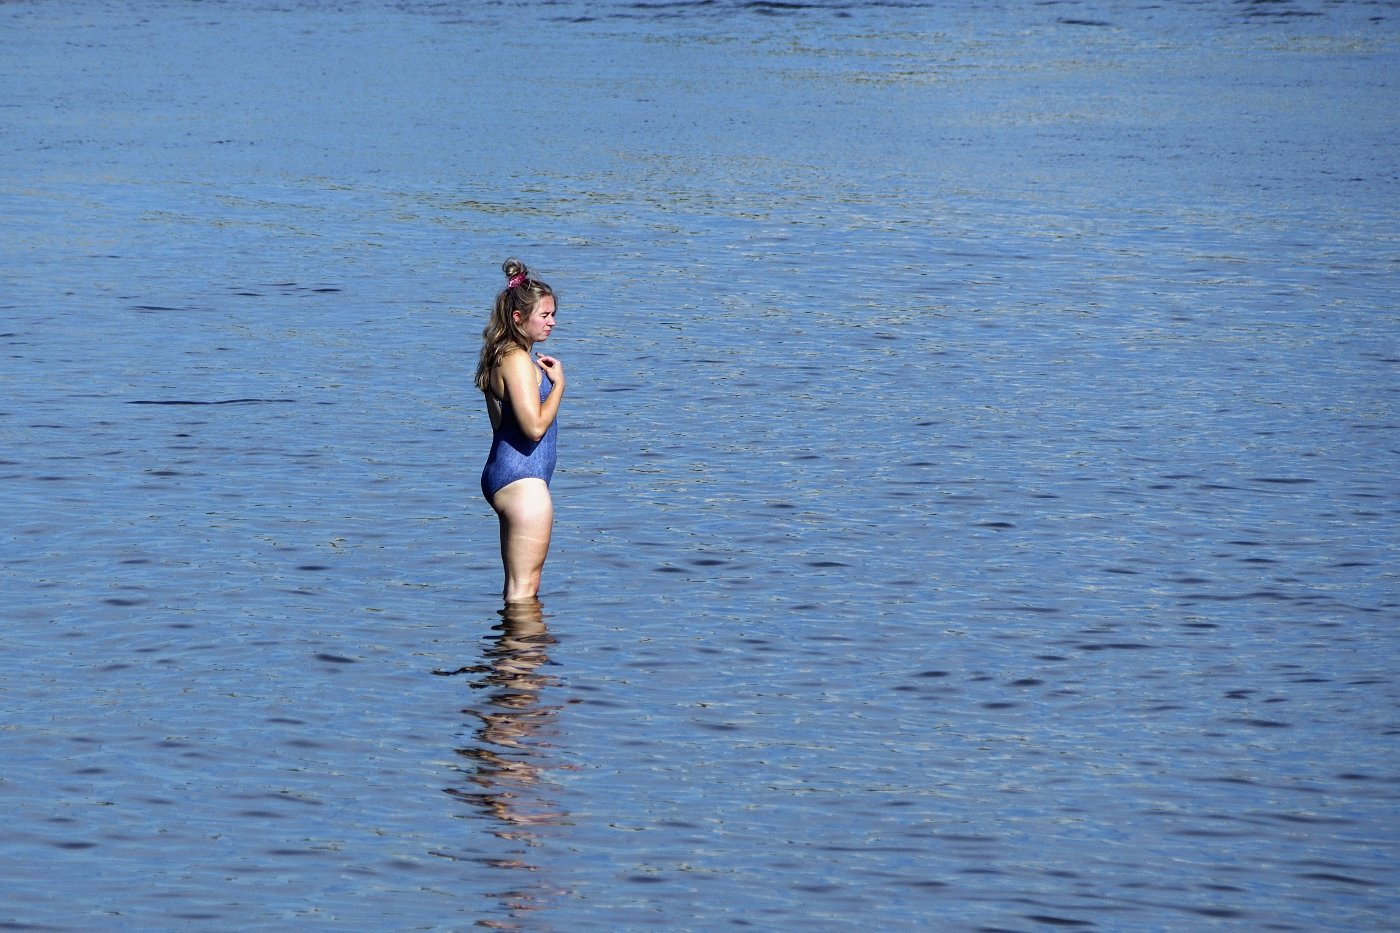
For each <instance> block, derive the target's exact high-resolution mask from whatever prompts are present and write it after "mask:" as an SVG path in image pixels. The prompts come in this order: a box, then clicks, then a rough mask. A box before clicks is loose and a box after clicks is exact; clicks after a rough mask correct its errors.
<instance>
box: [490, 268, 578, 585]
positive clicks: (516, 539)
mask: <svg viewBox="0 0 1400 933" xmlns="http://www.w3.org/2000/svg"><path fill="white" fill-rule="evenodd" d="M501 271H502V272H504V273H505V274H506V287H505V290H504V291H502V292H501V293H500V294H499V295H497V296H496V305H495V307H494V308H493V309H492V311H491V320H490V322H489V323H488V324H487V325H486V330H485V331H483V332H482V344H481V359H480V361H479V362H478V363H477V367H476V385H477V388H479V389H481V391H482V392H483V393H485V395H486V413H487V414H488V415H489V416H490V418H491V430H492V432H493V437H492V439H491V453H490V455H489V456H488V457H487V458H486V467H485V469H483V470H482V471H481V493H482V495H484V496H485V497H486V501H487V502H489V503H491V508H493V509H495V510H496V515H497V517H499V518H500V520H501V563H502V564H503V565H504V567H505V592H504V596H505V600H506V602H507V603H511V602H516V601H519V600H527V599H533V598H534V597H535V595H536V594H538V593H539V589H540V573H541V571H543V570H544V559H545V555H546V554H548V553H549V536H550V532H551V531H552V530H553V527H554V502H553V500H551V499H550V497H549V480H550V477H552V476H553V475H554V460H555V437H556V435H557V434H558V427H559V426H558V423H557V421H556V418H557V417H558V414H559V403H560V402H561V401H563V399H564V364H563V363H561V362H559V361H558V360H557V359H555V358H554V357H552V356H545V355H543V354H541V353H538V352H537V353H536V354H535V356H536V359H534V360H532V359H531V358H530V351H531V350H532V349H533V348H534V345H535V344H536V343H539V342H541V341H543V340H545V339H546V338H548V337H549V332H550V331H552V330H553V329H554V291H553V290H552V289H551V288H550V287H549V286H548V285H546V284H545V283H544V282H541V281H540V280H539V279H536V278H534V277H532V276H531V275H530V270H529V269H527V268H526V267H525V264H524V263H522V262H520V261H519V260H517V259H507V260H506V261H505V262H504V263H502V265H501Z"/></svg>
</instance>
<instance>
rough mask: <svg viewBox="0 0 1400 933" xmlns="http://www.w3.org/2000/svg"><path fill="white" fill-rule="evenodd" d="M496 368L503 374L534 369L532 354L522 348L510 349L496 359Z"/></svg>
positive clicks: (502, 352)
mask: <svg viewBox="0 0 1400 933" xmlns="http://www.w3.org/2000/svg"><path fill="white" fill-rule="evenodd" d="M496 368H497V369H498V370H500V371H501V372H510V371H512V370H516V369H532V368H533V364H532V363H531V362H530V354H528V353H526V352H525V350H524V349H523V348H521V347H510V348H509V349H506V350H503V351H501V355H500V356H499V357H498V358H497V359H496Z"/></svg>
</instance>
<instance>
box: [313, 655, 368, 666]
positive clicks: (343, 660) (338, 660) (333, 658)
mask: <svg viewBox="0 0 1400 933" xmlns="http://www.w3.org/2000/svg"><path fill="white" fill-rule="evenodd" d="M315 658H316V660H317V661H325V662H326V663H327V664H358V663H359V661H358V659H356V658H347V657H345V656H344V655H339V654H329V653H326V652H320V653H318V654H316V655H315Z"/></svg>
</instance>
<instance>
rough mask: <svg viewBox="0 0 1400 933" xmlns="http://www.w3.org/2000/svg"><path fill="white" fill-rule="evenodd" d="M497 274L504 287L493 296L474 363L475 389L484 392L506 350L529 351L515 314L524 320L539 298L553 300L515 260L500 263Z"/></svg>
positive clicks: (523, 265)
mask: <svg viewBox="0 0 1400 933" xmlns="http://www.w3.org/2000/svg"><path fill="white" fill-rule="evenodd" d="M501 271H502V272H504V273H505V274H506V287H505V288H504V289H503V290H502V291H501V293H500V294H499V295H497V296H496V305H495V307H493V308H492V309H491V319H490V320H489V321H487V322H486V329H485V330H483V331H482V332H481V358H480V359H479V360H477V364H476V386H477V388H478V389H480V390H481V391H483V392H488V393H489V392H490V391H491V370H492V369H494V368H495V366H496V364H497V363H499V362H500V360H501V357H502V356H504V355H505V354H506V351H507V350H510V349H511V348H512V347H519V348H520V349H522V350H529V349H530V342H529V341H528V340H526V339H525V335H524V334H523V333H521V330H520V325H519V324H517V323H516V322H515V313H516V312H517V311H518V312H520V319H521V320H522V321H523V320H526V319H528V318H529V317H530V315H532V314H534V313H535V309H536V308H538V307H539V305H540V299H542V298H544V297H545V296H546V295H548V296H550V297H551V298H552V297H554V289H552V288H550V287H549V286H548V285H546V284H545V283H544V282H541V281H540V280H539V279H537V278H534V277H532V276H531V275H530V270H529V269H528V268H527V267H526V265H525V263H523V262H521V261H520V260H519V259H507V260H506V261H505V262H503V263H501Z"/></svg>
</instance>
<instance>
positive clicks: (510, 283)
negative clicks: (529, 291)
mask: <svg viewBox="0 0 1400 933" xmlns="http://www.w3.org/2000/svg"><path fill="white" fill-rule="evenodd" d="M523 281H525V273H523V272H521V273H520V274H519V275H512V276H511V277H510V279H508V280H507V281H506V288H514V287H515V286H517V285H519V284H520V283H521V282H523Z"/></svg>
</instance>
